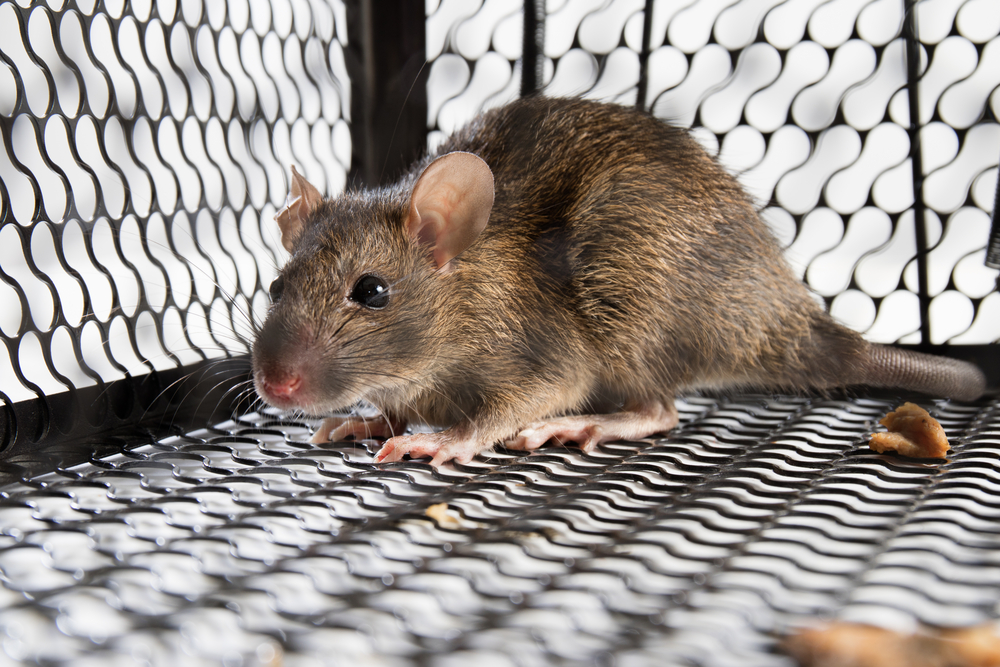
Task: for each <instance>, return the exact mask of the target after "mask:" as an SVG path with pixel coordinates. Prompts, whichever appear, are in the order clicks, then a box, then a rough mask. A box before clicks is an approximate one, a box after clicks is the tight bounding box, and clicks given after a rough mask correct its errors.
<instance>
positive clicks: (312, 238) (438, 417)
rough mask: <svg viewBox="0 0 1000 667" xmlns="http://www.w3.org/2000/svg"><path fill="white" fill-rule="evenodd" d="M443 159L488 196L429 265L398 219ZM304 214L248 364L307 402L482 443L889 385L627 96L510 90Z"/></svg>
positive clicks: (756, 228) (728, 184)
mask: <svg viewBox="0 0 1000 667" xmlns="http://www.w3.org/2000/svg"><path fill="white" fill-rule="evenodd" d="M451 151H465V152H471V153H474V154H476V155H478V156H479V157H481V158H482V159H483V160H485V161H486V163H487V164H488V165H489V167H490V168H491V170H492V171H493V176H494V180H495V201H494V206H493V209H492V214H491V216H490V221H489V224H488V225H487V226H486V229H485V231H484V232H483V233H482V235H481V236H480V237H479V239H478V240H477V241H476V242H475V243H474V244H473V245H472V246H470V247H469V248H468V250H466V252H465V253H464V254H463V255H461V256H460V257H459V258H458V259H457V260H455V264H454V267H453V270H452V271H450V272H447V273H443V272H438V273H436V272H435V270H434V266H433V264H432V263H431V261H430V258H429V254H428V252H427V250H426V249H424V248H422V247H421V246H418V245H415V244H414V243H413V242H412V241H411V240H410V239H409V238H408V236H407V234H406V232H405V229H404V221H405V220H406V215H407V211H408V203H409V193H410V190H411V188H412V186H413V183H414V182H415V180H416V178H417V176H418V175H419V174H420V172H421V171H422V169H423V168H425V167H426V165H427V164H429V163H430V161H431V160H432V159H433V158H434V157H435V156H436V155H442V154H445V153H448V152H451ZM314 221H315V223H316V224H312V225H310V226H308V227H307V228H306V229H305V231H304V232H303V233H302V235H301V237H300V238H298V239H297V241H296V245H295V248H294V253H293V255H292V257H291V259H290V260H289V262H288V264H287V266H286V267H285V268H284V269H283V270H282V276H283V277H284V279H285V284H286V288H285V293H284V295H283V296H282V298H281V300H280V301H279V302H278V303H277V304H276V305H275V306H274V307H273V310H272V312H271V313H270V315H269V317H268V320H267V322H266V323H265V324H264V326H263V329H262V331H261V332H260V334H259V336H258V338H257V340H256V342H255V345H254V363H255V372H256V373H257V374H258V375H259V374H261V373H264V374H268V373H270V374H271V375H276V374H278V375H280V373H281V372H284V370H283V369H284V368H287V367H289V366H296V365H298V367H301V368H304V369H306V372H305V373H303V375H304V376H305V377H306V379H307V381H308V382H309V384H310V386H309V388H308V389H309V390H308V392H306V393H305V394H304V395H305V396H307V397H308V400H306V401H303V404H302V405H300V406H299V407H302V408H303V409H305V410H306V411H308V412H314V413H317V414H319V413H322V412H325V411H329V410H333V409H339V408H344V407H347V406H349V405H350V404H352V403H353V402H355V401H357V400H359V399H366V400H368V401H370V402H372V403H374V404H375V405H377V406H378V407H380V408H381V409H382V410H383V411H384V412H385V413H386V414H387V415H389V416H391V417H393V418H395V419H401V420H403V421H406V420H419V421H425V422H428V423H431V424H436V425H441V426H456V428H457V429H458V430H459V431H462V430H463V429H465V430H466V431H468V430H470V429H473V428H474V429H475V431H476V432H477V433H479V434H482V437H484V438H486V439H487V440H488V441H489V442H493V441H496V440H499V439H503V438H507V437H509V436H511V435H513V434H514V433H516V432H517V430H518V429H519V428H521V427H523V426H524V425H525V424H526V423H528V422H531V421H534V420H538V419H542V418H544V417H547V416H552V415H558V414H572V413H579V412H589V411H595V410H607V409H608V406H616V407H617V406H621V405H622V404H631V403H648V402H669V401H672V400H673V397H674V394H675V392H677V391H680V390H683V389H687V388H697V387H778V388H784V389H790V390H804V389H808V388H819V389H825V388H832V387H838V386H843V385H848V384H859V383H869V384H876V385H877V384H884V383H883V382H882V381H881V380H882V378H883V376H882V375H880V372H881V371H880V368H881V366H880V365H879V364H880V363H882V362H880V361H879V359H880V358H881V357H880V356H879V355H874V356H873V355H872V353H871V350H872V349H874V348H873V347H872V346H870V345H869V344H868V343H866V342H865V341H864V340H863V339H862V338H861V337H860V336H859V335H858V334H856V333H854V332H852V331H849V330H847V329H846V328H844V327H842V326H840V325H838V324H836V323H835V322H834V321H833V320H832V319H830V318H829V316H828V315H826V314H825V313H824V312H823V311H822V309H821V308H820V306H818V305H817V303H816V302H815V301H814V300H813V299H812V298H811V297H810V295H809V294H808V292H807V290H806V288H805V287H804V286H803V285H802V284H801V283H800V282H799V281H798V280H797V279H796V278H795V277H794V276H793V275H792V273H791V272H790V271H789V269H788V267H787V266H786V264H785V261H784V258H783V257H782V254H781V252H780V249H779V248H778V246H777V244H776V242H775V240H774V239H773V237H772V236H771V235H770V233H769V231H768V230H767V228H766V226H765V225H764V224H763V223H762V222H761V220H760V219H759V218H758V216H757V214H756V212H755V210H754V207H753V205H752V203H751V201H750V200H749V199H748V197H747V196H746V195H745V194H744V193H743V191H742V189H741V188H740V187H739V185H738V184H737V183H736V181H735V180H734V179H733V178H731V177H730V176H729V175H728V174H727V173H726V172H725V171H724V170H723V169H722V168H721V167H720V166H719V165H718V164H717V163H716V162H715V161H714V160H713V159H712V158H711V157H709V156H708V155H707V154H706V153H705V152H704V151H703V150H702V149H701V147H700V146H699V145H698V144H697V143H696V142H695V141H694V140H693V139H692V138H691V137H690V136H689V135H688V134H687V133H686V132H685V131H683V130H681V129H678V128H675V127H671V126H669V125H667V124H664V123H662V122H660V121H659V120H656V119H655V118H653V117H651V116H649V115H646V114H643V113H639V112H636V111H634V110H631V109H627V108H623V107H619V106H614V105H604V104H598V103H593V102H586V101H581V100H561V99H544V98H539V99H527V100H520V101H518V102H515V103H513V104H510V105H508V106H506V107H503V108H501V109H496V110H493V111H489V112H487V113H485V114H483V115H481V116H480V117H478V118H477V119H476V120H474V121H473V122H472V123H471V124H470V125H469V126H468V127H467V128H465V129H464V130H462V131H460V132H458V133H457V134H455V135H454V136H452V137H451V138H449V139H448V140H447V141H446V142H445V143H444V145H443V146H441V148H440V149H439V150H438V151H437V152H436V153H435V155H431V156H428V157H427V158H426V159H425V160H423V161H422V162H421V163H419V164H417V165H415V166H414V168H413V170H412V171H411V172H410V173H409V174H408V175H406V176H405V177H404V178H403V179H402V180H401V182H400V183H399V184H397V185H396V186H393V187H391V188H388V189H384V190H379V191H374V192H348V193H346V194H344V195H343V196H341V197H339V198H337V199H335V200H332V201H325V202H323V204H321V205H320V206H319V207H318V209H317V210H316V211H315V213H314ZM365 273H375V274H378V275H380V276H382V277H384V278H385V279H387V281H388V282H389V283H390V285H391V305H390V306H389V307H387V308H385V309H384V310H380V311H367V310H365V309H363V308H360V307H358V306H356V305H355V304H352V303H350V302H348V301H346V295H347V294H348V293H349V292H350V290H351V286H352V285H353V284H354V283H355V281H356V280H357V279H358V278H359V277H360V276H362V275H364V274H365ZM876 357H877V358H876ZM927 359H932V360H933V359H934V358H932V357H927ZM926 363H930V364H931V365H934V364H935V363H936V362H934V361H930V362H926ZM948 368H950V369H952V370H954V368H955V366H954V364H951V365H949V366H948ZM970 369H971V366H969V365H964V366H962V367H961V368H960V369H959V370H958V371H955V372H958V373H959V374H960V377H959V379H958V380H956V381H954V382H952V384H951V385H949V386H951V387H952V389H953V390H955V393H956V394H957V395H958V394H960V395H962V396H963V397H967V398H968V397H973V396H975V395H978V394H979V393H981V392H982V388H983V387H982V379H981V374H980V375H976V373H977V372H978V371H972V370H970ZM947 372H952V371H947ZM961 373H965V375H961ZM953 374H954V373H953ZM890 379H891V380H892V381H893V382H895V383H898V384H899V385H901V386H903V387H908V388H911V389H917V390H920V389H929V390H931V391H933V390H934V389H935V387H936V385H930V386H928V385H927V384H926V381H925V380H921V379H920V378H919V377H916V378H915V376H913V374H912V373H911V374H910V375H906V374H905V373H903V375H900V376H898V377H897V376H892V377H891V378H890ZM921 383H923V384H921ZM977 383H978V384H977ZM963 392H964V393H963Z"/></svg>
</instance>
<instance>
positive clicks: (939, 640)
mask: <svg viewBox="0 0 1000 667" xmlns="http://www.w3.org/2000/svg"><path fill="white" fill-rule="evenodd" d="M783 648H784V650H785V651H786V652H787V653H788V654H789V655H790V656H792V657H793V658H795V659H796V660H798V662H799V664H800V665H802V667H1000V637H998V636H997V635H996V632H995V628H994V627H993V626H992V625H981V626H976V627H972V628H961V629H951V630H947V629H934V628H923V629H921V630H920V631H919V632H916V633H913V634H904V633H901V632H895V631H893V630H886V629H884V628H878V627H875V626H871V625H861V624H855V623H832V624H830V625H827V626H825V627H820V628H806V629H802V630H799V631H798V632H796V633H794V634H792V635H790V636H789V637H787V638H786V639H785V641H784V642H783Z"/></svg>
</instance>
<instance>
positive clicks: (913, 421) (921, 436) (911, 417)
mask: <svg viewBox="0 0 1000 667" xmlns="http://www.w3.org/2000/svg"><path fill="white" fill-rule="evenodd" d="M879 423H880V424H882V425H883V426H885V427H886V428H887V429H888V432H887V433H873V434H872V437H871V440H870V441H869V442H868V446H869V447H871V448H872V449H874V450H875V451H876V452H879V453H880V454H881V453H883V452H887V451H894V452H897V453H899V454H902V455H903V456H911V457H913V458H918V459H940V458H944V455H945V454H946V453H947V452H948V448H949V445H948V438H947V437H946V436H945V434H944V429H943V428H941V424H940V423H938V421H937V420H936V419H934V417H931V416H930V414H929V413H928V412H927V411H926V410H924V409H923V408H922V407H920V406H919V405H915V404H913V403H903V405H901V406H899V407H898V408H896V410H895V411H894V412H890V413H889V414H887V415H886V416H885V417H884V418H882V419H881V420H880V421H879Z"/></svg>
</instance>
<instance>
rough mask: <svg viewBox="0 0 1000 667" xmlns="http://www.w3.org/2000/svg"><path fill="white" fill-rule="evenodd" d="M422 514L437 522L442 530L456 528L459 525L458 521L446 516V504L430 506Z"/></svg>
mask: <svg viewBox="0 0 1000 667" xmlns="http://www.w3.org/2000/svg"><path fill="white" fill-rule="evenodd" d="M424 514H425V515H427V516H429V517H430V518H432V519H434V520H435V521H437V522H438V525H440V526H441V527H442V528H458V527H459V526H460V525H461V524H460V523H459V521H458V519H456V518H455V517H453V516H452V515H450V514H448V503H438V504H436V505H430V506H428V507H427V509H426V510H424Z"/></svg>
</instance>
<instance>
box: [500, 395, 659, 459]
mask: <svg viewBox="0 0 1000 667" xmlns="http://www.w3.org/2000/svg"><path fill="white" fill-rule="evenodd" d="M677 421H678V418H677V410H676V409H675V408H674V406H673V405H672V404H671V405H667V404H662V403H654V404H651V405H642V406H639V407H637V408H632V409H629V410H623V411H622V412H614V413H611V414H606V415H576V416H571V417H558V418H556V419H549V420H546V421H541V422H536V423H534V424H531V425H530V426H528V428H526V429H524V430H523V431H521V432H520V433H519V434H518V435H517V437H516V438H514V439H513V440H510V441H508V442H506V443H504V446H506V447H508V448H510V449H523V450H525V451H530V450H532V449H538V448H539V447H541V446H542V445H544V444H545V443H546V442H548V441H550V440H554V441H556V442H558V443H560V444H564V443H567V442H575V443H578V444H579V445H580V449H582V450H583V451H585V452H592V451H594V449H596V448H597V446H598V445H599V444H601V443H602V442H611V441H613V440H639V439H641V438H646V437H648V436H651V435H653V434H655V433H664V432H666V431H669V430H670V429H672V428H673V427H675V426H677Z"/></svg>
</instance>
